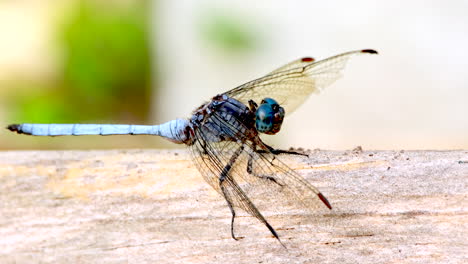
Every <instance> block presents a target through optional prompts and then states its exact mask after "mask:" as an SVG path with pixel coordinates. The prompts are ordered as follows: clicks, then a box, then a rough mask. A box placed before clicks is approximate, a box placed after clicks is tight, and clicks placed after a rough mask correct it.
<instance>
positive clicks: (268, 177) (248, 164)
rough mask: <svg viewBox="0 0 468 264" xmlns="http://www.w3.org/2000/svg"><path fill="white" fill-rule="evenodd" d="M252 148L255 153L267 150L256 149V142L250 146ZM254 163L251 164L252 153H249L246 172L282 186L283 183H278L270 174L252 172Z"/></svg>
mask: <svg viewBox="0 0 468 264" xmlns="http://www.w3.org/2000/svg"><path fill="white" fill-rule="evenodd" d="M252 149H253V150H254V152H255V153H259V154H260V153H268V151H264V150H263V151H262V150H258V149H257V145H256V144H253V146H252ZM253 167H254V164H253V153H252V154H250V155H249V159H248V161H247V173H249V174H250V175H253V176H255V177H258V178H261V179H265V180H269V181H272V182H274V183H276V184H278V185H279V186H281V187H283V186H284V185H283V184H281V183H279V182H278V181H277V180H276V179H275V178H274V177H271V176H263V175H258V174H256V173H255V172H254V169H253Z"/></svg>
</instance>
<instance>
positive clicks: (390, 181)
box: [0, 150, 468, 263]
mask: <svg viewBox="0 0 468 264" xmlns="http://www.w3.org/2000/svg"><path fill="white" fill-rule="evenodd" d="M283 160H285V161H286V162H287V163H288V164H290V165H291V167H293V168H294V169H296V170H297V171H298V172H299V173H300V174H301V175H303V176H304V177H305V178H306V179H307V180H308V181H310V182H311V183H312V184H314V185H315V186H317V187H318V188H319V189H320V190H321V191H322V192H323V193H324V194H325V195H326V196H327V198H328V199H329V200H330V202H331V203H332V205H333V206H334V209H333V210H332V211H328V212H327V211H325V212H317V213H316V214H313V215H310V214H306V213H303V214H302V213H288V212H274V211H272V212H273V213H270V212H264V213H265V215H267V216H268V219H270V222H271V224H272V225H273V226H274V227H275V228H276V230H277V231H278V233H279V235H280V237H281V239H282V241H283V243H284V244H285V246H286V248H287V249H285V248H283V247H282V246H281V245H280V244H279V243H278V241H277V240H275V239H274V238H273V237H272V236H271V234H270V233H269V231H268V230H267V229H266V228H265V226H263V225H262V224H261V223H259V222H258V221H257V220H256V219H254V218H252V217H249V216H247V215H245V214H242V215H241V217H239V220H238V224H237V225H236V232H237V234H238V235H240V236H243V237H244V238H243V239H241V240H239V241H235V240H233V239H231V237H230V233H229V228H230V212H229V209H228V208H227V206H226V203H225V201H224V200H223V198H222V197H220V196H219V195H218V194H217V193H216V192H214V191H213V190H211V189H210V187H209V186H208V185H207V184H206V183H205V182H204V181H203V179H202V177H201V176H200V175H199V174H198V171H197V170H196V169H195V167H194V166H193V165H192V163H191V161H190V160H189V156H188V154H187V151H186V150H176V151H165V150H164V151H160V150H116V151H21V152H20V151H11V152H0V203H1V207H0V263H38V262H40V263H127V262H128V263H467V262H468V242H467V241H468V239H467V236H468V213H467V207H468V197H467V194H468V151H437V152H431V151H415V152H410V151H404V152H403V151H395V152H394V151H385V152H382V151H364V152H361V151H359V150H356V151H354V152H353V151H335V152H332V151H318V150H316V151H312V152H310V158H309V159H307V158H302V157H301V158H298V157H294V158H285V157H283ZM266 202H269V201H266ZM271 203H272V205H274V201H271Z"/></svg>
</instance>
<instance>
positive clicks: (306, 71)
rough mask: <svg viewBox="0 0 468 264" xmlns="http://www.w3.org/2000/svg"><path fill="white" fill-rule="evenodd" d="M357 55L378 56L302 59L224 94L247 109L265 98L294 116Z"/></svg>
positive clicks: (350, 53)
mask: <svg viewBox="0 0 468 264" xmlns="http://www.w3.org/2000/svg"><path fill="white" fill-rule="evenodd" d="M358 54H377V52H376V51H375V50H370V49H367V50H357V51H350V52H346V53H342V54H339V55H336V56H333V57H330V58H327V59H324V60H321V61H315V60H313V59H312V58H302V59H299V60H296V61H293V62H291V63H288V64H286V65H284V66H282V67H281V68H279V69H277V70H275V71H273V72H271V73H270V74H268V75H266V76H264V77H262V78H259V79H256V80H253V81H251V82H248V83H246V84H243V85H241V86H238V87H236V88H234V89H232V90H230V91H227V92H226V93H225V94H226V95H228V96H230V97H232V98H235V99H237V100H239V101H241V102H243V103H244V104H246V105H248V101H249V100H254V101H255V102H257V103H259V102H260V101H261V100H262V99H263V98H265V97H271V98H273V99H275V100H276V101H278V103H280V105H281V106H282V107H283V108H284V109H285V111H286V113H287V114H288V113H292V112H293V111H294V110H296V108H297V107H298V106H299V105H301V104H302V103H303V102H304V101H305V100H306V99H307V98H308V97H309V95H311V94H312V93H317V92H320V91H321V90H323V89H324V88H325V87H327V86H329V85H330V84H332V83H333V82H334V81H336V80H337V79H339V78H340V77H341V76H342V72H343V69H344V68H345V66H346V63H347V61H348V60H349V58H350V57H352V56H354V55H358Z"/></svg>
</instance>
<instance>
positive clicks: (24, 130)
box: [7, 119, 189, 143]
mask: <svg viewBox="0 0 468 264" xmlns="http://www.w3.org/2000/svg"><path fill="white" fill-rule="evenodd" d="M188 126H189V123H188V120H186V119H176V120H172V121H169V122H166V123H164V124H161V125H153V126H145V125H116V124H13V125H9V126H8V127H7V129H9V130H11V131H14V132H17V133H18V134H26V135H32V136H82V135H101V136H106V135H155V136H162V137H165V138H167V139H169V140H171V141H173V142H175V143H184V142H185V141H186V140H187V138H188V134H187V128H188Z"/></svg>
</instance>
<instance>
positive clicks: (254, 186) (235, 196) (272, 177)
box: [7, 49, 377, 244]
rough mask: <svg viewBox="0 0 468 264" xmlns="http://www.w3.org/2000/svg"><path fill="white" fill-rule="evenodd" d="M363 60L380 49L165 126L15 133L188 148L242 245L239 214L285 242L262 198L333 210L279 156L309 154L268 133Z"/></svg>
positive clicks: (310, 63)
mask: <svg viewBox="0 0 468 264" xmlns="http://www.w3.org/2000/svg"><path fill="white" fill-rule="evenodd" d="M360 54H377V51H375V50H373V49H363V50H356V51H350V52H346V53H342V54H339V55H336V56H332V57H329V58H326V59H323V60H320V61H316V60H315V59H314V58H312V57H304V58H300V59H297V60H294V61H292V62H290V63H288V64H286V65H284V66H282V67H280V68H278V69H276V70H274V71H272V72H271V73H269V74H267V75H265V76H263V77H261V78H258V79H255V80H253V81H250V82H247V83H245V84H243V85H240V86H238V87H236V88H234V89H231V90H229V91H227V92H224V93H221V94H218V95H216V96H214V97H213V98H211V100H209V101H208V102H206V103H204V104H202V105H201V106H200V107H198V108H196V109H195V110H194V111H193V113H192V115H191V117H189V118H186V119H175V120H172V121H169V122H166V123H164V124H160V125H121V124H27V123H24V124H12V125H9V126H8V127H7V129H9V130H11V131H13V132H17V133H19V134H25V135H34V136H65V135H73V136H79V135H123V134H128V135H156V136H161V137H164V138H166V139H168V140H170V141H172V142H174V143H178V144H185V145H187V146H188V147H189V149H190V153H191V158H192V160H193V161H194V164H195V166H196V167H197V169H198V170H199V172H200V173H201V175H202V176H203V178H204V179H205V181H206V182H207V183H208V184H209V185H211V187H213V188H214V189H215V190H216V191H217V192H218V193H219V194H220V195H221V196H222V197H224V199H225V201H226V203H227V206H228V207H229V210H230V212H231V230H230V231H231V237H232V238H233V239H235V240H238V239H239V237H237V236H236V235H235V232H234V220H235V218H236V213H237V212H238V211H237V210H238V209H242V210H244V211H245V212H246V213H248V214H250V215H251V216H253V217H255V218H256V219H258V220H259V221H260V222H261V223H263V225H265V226H266V227H267V228H268V230H269V231H270V232H271V234H272V235H273V236H274V237H275V238H276V239H277V240H278V241H279V242H280V243H281V240H280V238H279V235H278V233H277V232H276V230H275V229H274V228H273V227H272V226H271V225H270V223H269V222H268V221H267V219H266V218H265V216H264V215H263V214H262V213H261V212H260V210H259V209H258V207H257V206H256V204H255V203H254V197H258V196H260V197H261V196H262V195H263V194H270V195H271V194H272V193H273V195H276V194H275V193H274V192H278V193H281V195H283V196H282V197H286V199H288V200H290V201H291V202H292V203H294V204H297V205H298V206H299V207H301V208H304V207H305V208H307V209H312V210H313V209H315V208H318V207H322V208H324V209H326V208H328V209H330V210H331V209H332V206H331V204H330V202H329V201H328V200H327V198H325V196H324V195H323V194H322V193H321V192H320V191H319V190H318V189H317V188H316V187H315V186H313V185H312V184H311V183H309V182H308V181H307V180H305V179H304V178H303V177H302V176H301V175H299V173H298V172H296V171H295V170H293V169H292V168H290V167H289V166H288V165H286V163H284V162H282V161H281V160H280V158H279V156H281V155H306V154H304V153H300V152H296V151H292V150H282V149H276V148H274V147H272V146H269V145H268V144H266V143H265V142H264V141H263V140H262V139H261V137H260V134H262V133H263V134H268V135H274V134H276V133H278V132H279V131H280V129H281V125H282V123H283V119H284V117H285V115H286V113H288V114H290V113H292V112H293V111H294V110H296V109H297V107H299V106H300V105H301V104H302V103H303V102H304V101H305V100H306V99H307V98H308V97H309V96H310V95H311V94H314V93H318V92H320V91H322V90H323V89H324V88H326V87H328V86H329V85H331V84H332V83H333V82H335V81H336V80H337V79H338V78H340V77H341V76H342V74H343V70H344V68H345V66H346V64H347V61H348V60H349V58H351V57H353V56H355V55H360ZM306 156H307V155H306ZM281 244H282V243H281Z"/></svg>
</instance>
